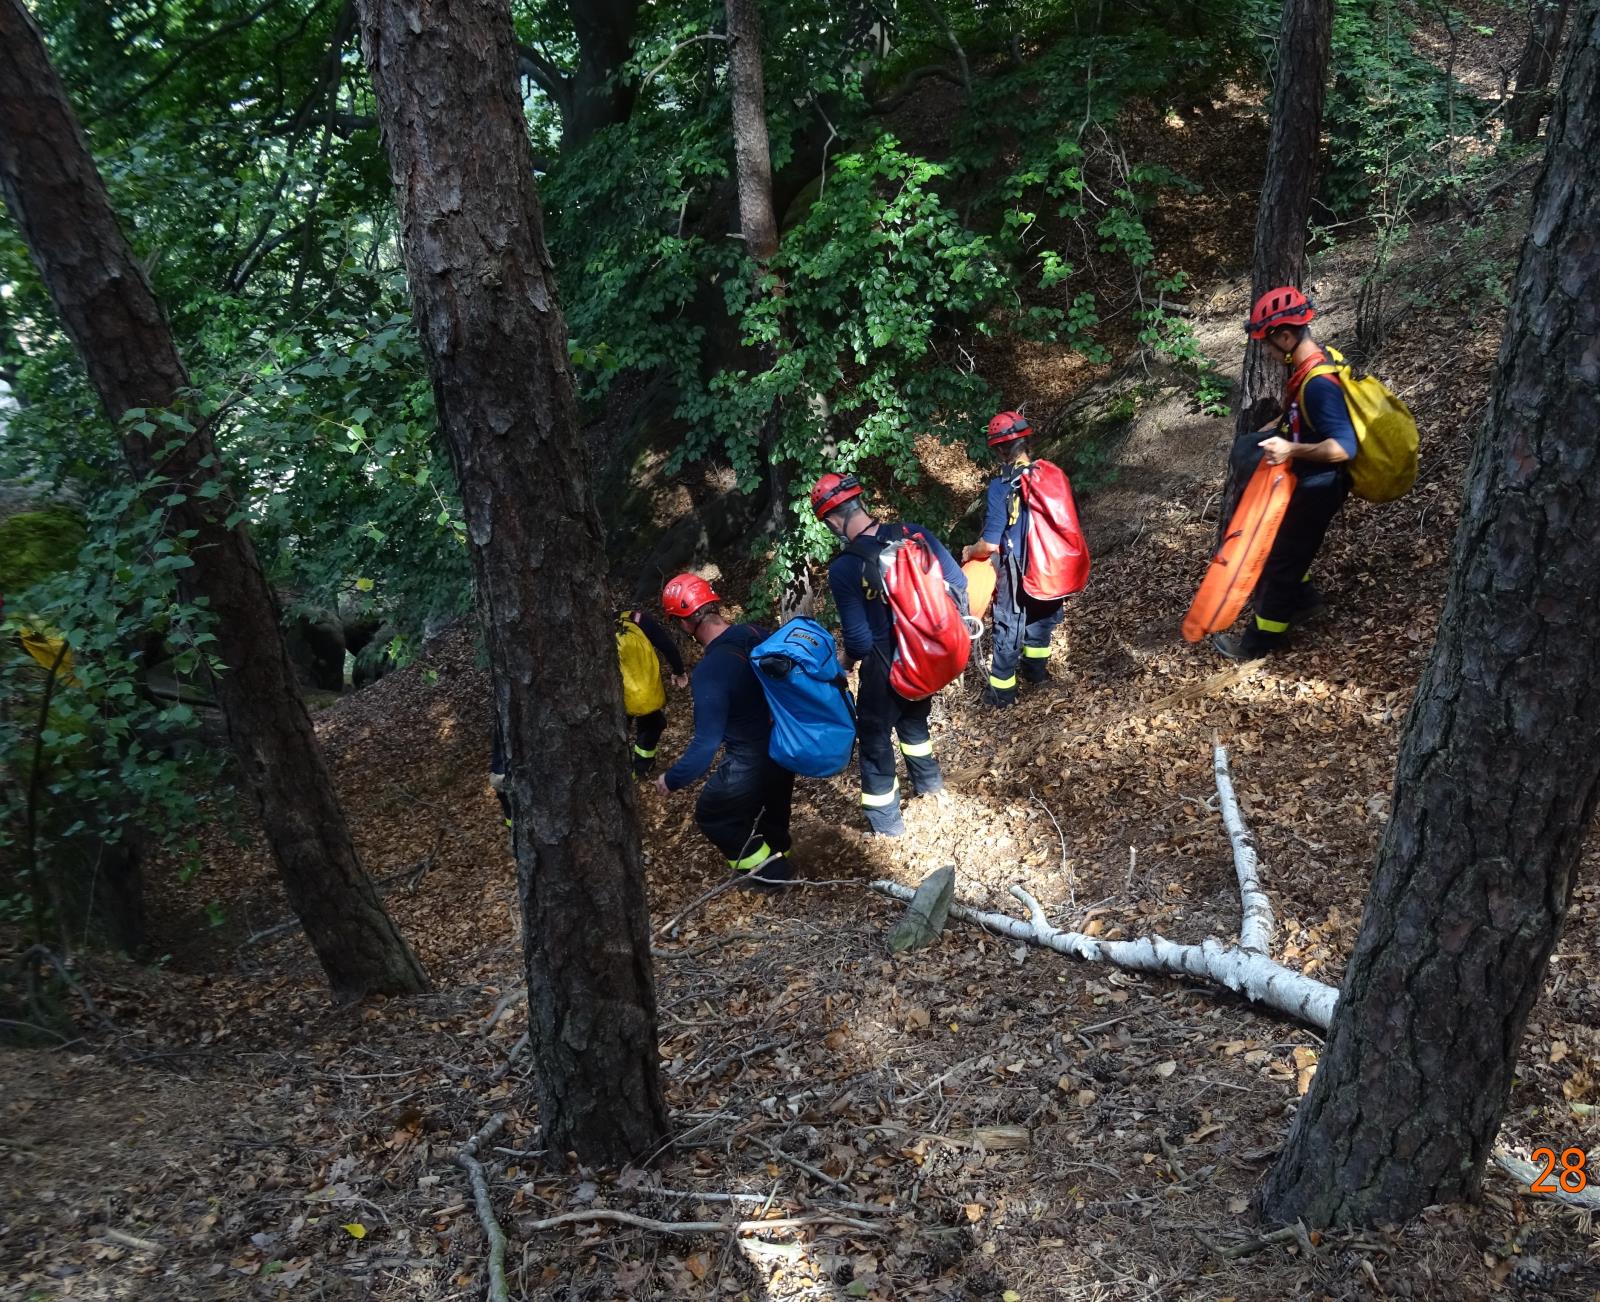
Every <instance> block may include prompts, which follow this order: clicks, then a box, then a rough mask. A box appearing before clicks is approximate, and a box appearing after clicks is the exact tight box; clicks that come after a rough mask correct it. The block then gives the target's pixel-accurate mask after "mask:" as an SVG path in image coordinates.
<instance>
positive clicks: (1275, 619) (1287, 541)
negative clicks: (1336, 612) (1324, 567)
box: [1244, 473, 1350, 652]
mask: <svg viewBox="0 0 1600 1302" xmlns="http://www.w3.org/2000/svg"><path fill="white" fill-rule="evenodd" d="M1349 492H1350V477H1349V476H1348V475H1346V474H1342V473H1341V474H1337V475H1331V476H1329V477H1328V478H1326V479H1325V480H1323V481H1322V482H1321V483H1316V482H1313V483H1310V484H1296V485H1295V490H1294V496H1293V497H1291V498H1290V499H1289V509H1288V510H1287V511H1285V512H1284V513H1283V524H1282V525H1280V526H1279V527H1278V536H1277V538H1276V539H1275V540H1274V541H1273V544H1272V551H1271V552H1270V553H1268V555H1267V563H1266V565H1265V566H1264V567H1263V568H1262V571H1261V581H1260V582H1259V583H1258V584H1256V603H1255V604H1256V617H1255V623H1254V624H1253V625H1252V626H1251V627H1250V628H1248V629H1246V630H1245V635H1244V645H1245V647H1246V649H1247V650H1249V651H1252V652H1264V651H1270V650H1271V649H1273V648H1274V647H1275V646H1277V645H1278V643H1279V642H1281V641H1282V640H1283V636H1284V634H1286V633H1287V632H1288V631H1289V625H1290V623H1291V622H1293V620H1294V618H1295V617H1296V616H1297V615H1299V614H1300V613H1301V612H1302V611H1304V610H1305V609H1306V608H1307V607H1309V606H1311V605H1313V604H1315V597H1314V596H1313V589H1312V587H1311V562H1312V561H1313V560H1315V559H1316V556H1317V550H1318V548H1320V547H1321V546H1322V540H1323V538H1324V537H1325V536H1326V535H1327V532H1328V526H1329V525H1330V524H1332V523H1333V517H1334V516H1335V515H1337V514H1338V513H1339V508H1340V507H1341V506H1343V505H1344V499H1345V498H1346V497H1347V496H1348V495H1349Z"/></svg>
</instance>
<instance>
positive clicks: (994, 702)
mask: <svg viewBox="0 0 1600 1302" xmlns="http://www.w3.org/2000/svg"><path fill="white" fill-rule="evenodd" d="M982 699H983V703H984V704H985V705H989V706H993V707H994V708H995V709H997V710H1004V709H1008V708H1009V707H1011V706H1013V705H1015V704H1016V703H1017V689H1016V688H1015V687H993V686H990V687H985V688H984V689H983V698H982Z"/></svg>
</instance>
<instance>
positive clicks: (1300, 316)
mask: <svg viewBox="0 0 1600 1302" xmlns="http://www.w3.org/2000/svg"><path fill="white" fill-rule="evenodd" d="M1316 314H1317V313H1316V309H1314V308H1313V307H1312V306H1311V300H1310V299H1309V298H1307V297H1306V296H1305V295H1304V294H1302V293H1301V292H1300V291H1299V290H1298V289H1296V288H1295V287H1294V286H1293V285H1280V286H1279V287H1278V288H1277V289H1269V290H1268V291H1267V292H1266V293H1265V294H1263V295H1262V296H1261V297H1260V298H1258V299H1257V300H1256V306H1255V310H1254V311H1252V312H1251V313H1250V319H1249V320H1248V321H1246V322H1245V325H1244V328H1245V329H1246V330H1248V331H1249V332H1250V337H1251V338H1252V339H1265V338H1266V337H1267V332H1268V331H1269V330H1275V329H1277V328H1278V327H1279V326H1300V325H1305V324H1306V323H1307V322H1309V321H1310V320H1311V318H1312V317H1314V316H1316Z"/></svg>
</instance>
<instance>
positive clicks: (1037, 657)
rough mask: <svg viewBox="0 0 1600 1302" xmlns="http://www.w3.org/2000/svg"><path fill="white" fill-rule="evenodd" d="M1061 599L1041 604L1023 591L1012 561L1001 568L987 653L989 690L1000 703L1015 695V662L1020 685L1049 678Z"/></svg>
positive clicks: (1020, 572)
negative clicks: (992, 639)
mask: <svg viewBox="0 0 1600 1302" xmlns="http://www.w3.org/2000/svg"><path fill="white" fill-rule="evenodd" d="M1064 604H1065V603H1064V602H1063V600H1062V599H1061V598H1060V597H1057V598H1056V599H1055V600H1054V601H1040V600H1039V599H1038V598H1037V597H1030V596H1029V595H1028V594H1027V593H1026V592H1024V591H1023V590H1022V566H1020V565H1019V564H1017V563H1016V561H1014V560H1009V561H1006V562H1005V563H1004V564H1003V565H1002V566H1001V567H1000V577H999V581H998V582H997V583H996V584H995V590H994V645H993V646H992V647H991V648H990V651H989V689H990V692H991V694H992V696H993V697H995V698H998V699H999V700H1000V701H1006V700H1009V699H1013V698H1015V696H1016V693H1017V673H1018V661H1019V660H1020V661H1021V666H1020V667H1021V673H1022V681H1023V682H1025V683H1042V682H1043V681H1044V680H1045V679H1046V678H1048V677H1050V635H1051V634H1052V633H1054V632H1055V631H1056V625H1057V624H1059V623H1060V622H1061V616H1062V613H1063V611H1062V607H1063V605H1064Z"/></svg>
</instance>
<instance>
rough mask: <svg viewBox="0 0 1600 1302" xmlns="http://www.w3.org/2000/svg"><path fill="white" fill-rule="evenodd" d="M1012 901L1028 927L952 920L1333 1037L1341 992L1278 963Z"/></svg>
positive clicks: (984, 916) (876, 885)
mask: <svg viewBox="0 0 1600 1302" xmlns="http://www.w3.org/2000/svg"><path fill="white" fill-rule="evenodd" d="M871 885H872V889H873V890H875V891H877V892H878V894H880V895H887V896H888V897H889V898H890V899H894V900H901V901H909V900H910V899H911V897H912V896H913V895H914V894H915V892H914V891H913V890H912V889H911V888H910V887H909V886H902V885H900V883H899V882H889V881H876V882H873V883H872V884H871ZM1011 894H1012V895H1014V896H1016V898H1017V899H1019V900H1021V901H1022V903H1023V904H1024V905H1026V906H1027V909H1028V913H1029V919H1028V920H1027V921H1024V920H1023V919H1021V918H1016V917H1013V916H1011V915H1010V914H1008V913H989V912H986V911H984V910H982V909H974V908H971V907H970V906H968V905H965V904H952V905H951V906H950V916H951V917H952V918H959V919H960V920H961V921H962V922H972V923H976V924H977V925H978V926H980V927H983V928H984V929H985V930H987V931H992V932H996V933H998V934H999V935H1002V936H1009V937H1011V939H1012V940H1021V941H1025V942H1027V943H1028V944H1030V945H1038V946H1040V947H1041V948H1043V949H1053V950H1055V951H1056V953H1058V954H1070V955H1071V956H1072V957H1074V958H1081V959H1086V960H1087V961H1089V962H1091V963H1110V964H1112V965H1113V966H1114V967H1120V968H1124V969H1126V970H1127V971H1129V972H1147V973H1151V974H1155V975H1161V976H1175V977H1193V978H1194V979H1196V980H1198V981H1207V982H1210V983H1211V984H1212V985H1218V986H1222V987H1224V988H1225V989H1228V990H1232V991H1235V992H1236V993H1238V994H1241V995H1243V996H1244V997H1245V998H1246V999H1249V1000H1251V1001H1253V1002H1255V1003H1258V1004H1263V1005H1265V1006H1266V1007H1268V1008H1271V1009H1272V1010H1273V1011H1274V1012H1279V1013H1282V1014H1283V1015H1284V1016H1285V1017H1292V1018H1294V1019H1295V1020H1296V1021H1300V1022H1304V1023H1305V1024H1306V1025H1308V1026H1312V1027H1316V1028H1317V1029H1319V1030H1326V1029H1327V1026H1328V1022H1329V1021H1330V1020H1331V1019H1332V1017H1333V1008H1334V1005H1335V1004H1336V1003H1337V1002H1338V1000H1339V992H1338V991H1337V990H1336V989H1334V987H1332V986H1329V985H1324V984H1323V983H1322V982H1320V981H1316V980H1313V979H1312V978H1311V977H1308V976H1305V975H1303V974H1302V973H1299V972H1295V971H1293V970H1291V969H1289V968H1286V967H1284V966H1283V965H1282V964H1281V963H1274V962H1273V961H1272V960H1271V959H1269V958H1268V957H1267V956H1266V955H1264V954H1251V953H1247V952H1246V951H1245V950H1243V949H1241V948H1239V947H1238V946H1237V945H1223V944H1222V943H1221V942H1220V941H1217V940H1211V939H1208V940H1205V941H1203V942H1201V943H1200V944H1198V945H1178V944H1174V943H1173V942H1172V941H1170V940H1167V939H1166V938H1165V937H1162V936H1146V937H1142V938H1141V939H1139V940H1101V939H1100V938H1099V937H1097V936H1086V935H1084V934H1083V933H1082V932H1081V931H1062V930H1060V929H1059V928H1057V927H1054V926H1052V925H1051V924H1050V921H1049V919H1048V918H1046V917H1045V912H1044V909H1043V907H1041V905H1040V904H1039V901H1038V900H1036V899H1034V898H1033V896H1031V895H1029V894H1028V892H1027V891H1025V890H1023V889H1022V887H1020V886H1013V887H1012V888H1011Z"/></svg>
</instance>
